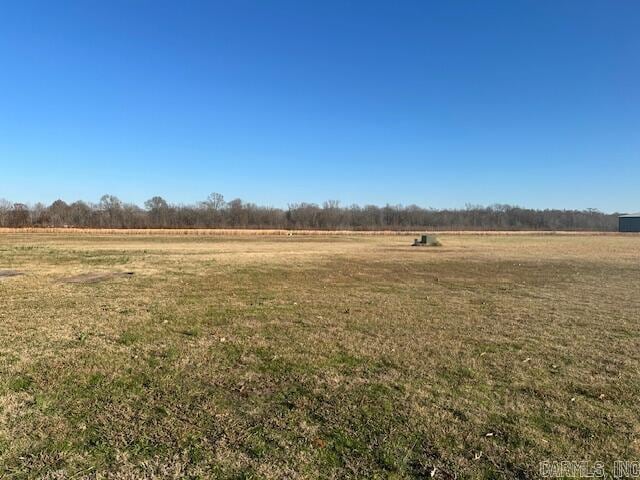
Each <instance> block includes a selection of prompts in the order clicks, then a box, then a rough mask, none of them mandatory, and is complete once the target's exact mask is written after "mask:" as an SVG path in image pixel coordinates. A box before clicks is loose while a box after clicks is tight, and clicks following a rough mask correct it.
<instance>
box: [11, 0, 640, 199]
mask: <svg viewBox="0 0 640 480" xmlns="http://www.w3.org/2000/svg"><path fill="white" fill-rule="evenodd" d="M639 52H640V2H638V1H636V0H627V1H625V0H617V1H614V2H612V1H610V0H602V1H590V0H580V1H569V0H563V1H551V0H549V1H540V0H531V1H521V0H505V1H499V2H498V1H490V0H483V1H481V2H479V1H477V0H467V1H464V0H459V1H458V0H455V1H445V2H436V1H426V0H420V1H387V2H378V1H371V0H369V1H361V2H360V1H358V2H355V1H347V0H341V1H325V0H323V1H314V2H311V1H299V0H296V1H277V0H274V1H268V2H265V1H257V0H256V1H248V0H233V1H224V2H214V1H206V2H196V1H183V2H178V1H173V2H165V1H158V0H153V1H151V0H149V1H141V0H126V1H125V0H109V1H95V0H82V1H77V2H66V1H57V2H50V1H42V2H33V1H28V0H26V1H25V0H21V1H19V2H18V1H14V2H2V3H0V65H1V66H2V69H1V71H0V197H4V198H7V199H11V200H14V201H23V202H37V201H42V202H45V203H49V202H51V201H53V200H55V199H56V198H63V199H64V200H67V201H73V200H76V199H84V200H89V201H97V200H98V198H99V197H100V196H101V195H102V194H104V193H111V194H114V195H117V196H119V197H120V198H122V199H123V200H127V201H133V202H136V203H138V204H142V202H143V201H144V200H145V199H147V198H149V197H151V196H153V195H156V194H159V195H162V196H164V197H165V198H167V199H168V200H169V201H172V202H176V203H190V202H194V201H197V200H200V199H203V198H205V197H206V195H207V194H208V193H210V192H212V191H216V192H221V193H223V194H224V195H225V197H226V198H227V199H231V198H235V197H240V198H243V199H244V200H247V201H253V202H256V203H260V204H268V205H274V206H286V204H287V203H288V202H299V201H312V202H322V201H323V200H326V199H338V200H340V201H341V202H342V203H343V204H350V203H354V202H355V203H360V204H365V203H374V204H385V203H387V202H388V203H393V204H395V203H403V204H410V203H416V204H419V205H422V206H430V207H435V208H443V207H462V206H464V205H465V204H466V203H473V204H491V203H511V204H518V205H522V206H528V207H536V208H546V207H557V208H599V209H601V210H604V211H637V210H640V188H639V186H638V185H639V179H640V88H639V85H640V55H639Z"/></svg>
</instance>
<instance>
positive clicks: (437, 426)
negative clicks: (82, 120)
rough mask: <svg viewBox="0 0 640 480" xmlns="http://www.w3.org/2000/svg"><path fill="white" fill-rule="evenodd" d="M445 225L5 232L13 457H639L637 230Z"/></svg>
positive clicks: (288, 464)
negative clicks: (513, 231)
mask: <svg viewBox="0 0 640 480" xmlns="http://www.w3.org/2000/svg"><path fill="white" fill-rule="evenodd" d="M440 238H441V240H442V242H443V244H444V245H443V246H442V247H438V248H411V247H409V244H410V243H411V240H412V237H411V236H399V235H390V236H374V235H368V236H366V235H363V236H357V237H356V236H349V235H339V236H338V235H324V236H313V235H308V236H294V237H287V236H276V235H262V236H247V235H244V236H243V235H236V236H233V237H232V236H213V235H207V236H197V235H168V234H165V235H154V236H148V235H147V236H145V235H117V234H113V235H106V234H103V235H91V234H80V233H66V234H46V233H38V234H26V233H21V234H11V233H3V234H2V235H0V271H5V272H8V273H7V274H6V275H5V276H2V277H0V369H1V370H0V476H4V477H10V478H43V477H44V478H52V479H53V478H72V477H73V478H141V477H142V478H183V477H191V478H212V477H213V478H345V477H353V478H356V477H357V478H375V477H378V478H389V477H391V478H416V477H417V478H420V477H430V476H431V475H433V478H455V477H457V478H538V476H539V474H538V472H539V470H538V468H539V462H540V461H542V460H565V459H569V460H591V461H602V462H605V465H607V468H610V467H611V466H612V465H613V461H614V460H618V459H621V460H636V459H638V457H639V456H640V402H638V396H639V394H640V236H615V235H610V236H598V235H581V236H541V235H517V236H508V235H502V236H470V235H442V236H441V237H440ZM17 273H22V275H17Z"/></svg>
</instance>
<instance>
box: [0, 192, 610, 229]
mask: <svg viewBox="0 0 640 480" xmlns="http://www.w3.org/2000/svg"><path fill="white" fill-rule="evenodd" d="M0 227H82V228H278V229H319V230H335V229H346V230H387V229H389V230H417V229H433V230H592V231H613V230H616V229H617V214H606V213H603V212H600V211H598V210H595V209H587V210H558V209H548V210H535V209H529V208H521V207H517V206H512V205H491V206H481V205H467V206H466V208H464V209H431V208H423V207H419V206H417V205H408V206H402V205H386V206H384V207H380V206H376V205H365V206H359V205H351V206H341V205H340V203H339V202H338V201H335V200H330V201H327V202H324V204H323V205H317V204H314V203H295V204H290V205H288V207H287V208H286V209H282V208H273V207H267V206H260V205H256V204H254V203H248V202H244V201H242V200H240V199H234V200H231V201H226V200H225V199H224V197H223V196H222V195H221V194H219V193H212V194H211V195H209V196H208V197H207V198H206V199H205V200H204V201H202V202H198V203H196V204H192V205H177V204H171V203H169V202H167V201H166V200H165V199H164V198H162V197H153V198H150V199H149V200H147V201H146V202H145V203H144V207H140V206H138V205H135V204H132V203H125V202H123V201H121V200H120V199H119V198H117V197H115V196H113V195H103V196H102V198H100V201H99V202H98V203H88V202H83V201H77V202H74V203H71V204H68V203H66V202H64V201H62V200H56V201H55V202H53V203H52V204H51V205H48V206H47V205H43V204H41V203H37V204H35V205H26V204H23V203H12V202H9V201H7V200H2V199H0Z"/></svg>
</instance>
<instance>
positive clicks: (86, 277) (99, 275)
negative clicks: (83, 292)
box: [60, 272, 133, 283]
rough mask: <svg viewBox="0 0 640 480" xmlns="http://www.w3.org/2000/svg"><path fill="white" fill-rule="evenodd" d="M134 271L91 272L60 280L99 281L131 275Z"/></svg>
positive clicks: (77, 281) (72, 281)
mask: <svg viewBox="0 0 640 480" xmlns="http://www.w3.org/2000/svg"><path fill="white" fill-rule="evenodd" d="M131 275H133V272H89V273H81V274H80V275H74V276H72V277H66V278H63V279H61V280H60V282H62V283H98V282H104V281H105V280H109V279H111V278H115V277H130V276H131Z"/></svg>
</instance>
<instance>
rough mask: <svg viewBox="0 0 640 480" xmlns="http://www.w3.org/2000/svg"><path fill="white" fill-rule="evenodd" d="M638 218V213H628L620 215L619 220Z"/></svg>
mask: <svg viewBox="0 0 640 480" xmlns="http://www.w3.org/2000/svg"><path fill="white" fill-rule="evenodd" d="M635 217H640V212H638V213H628V214H627V215H620V216H619V218H635Z"/></svg>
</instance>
